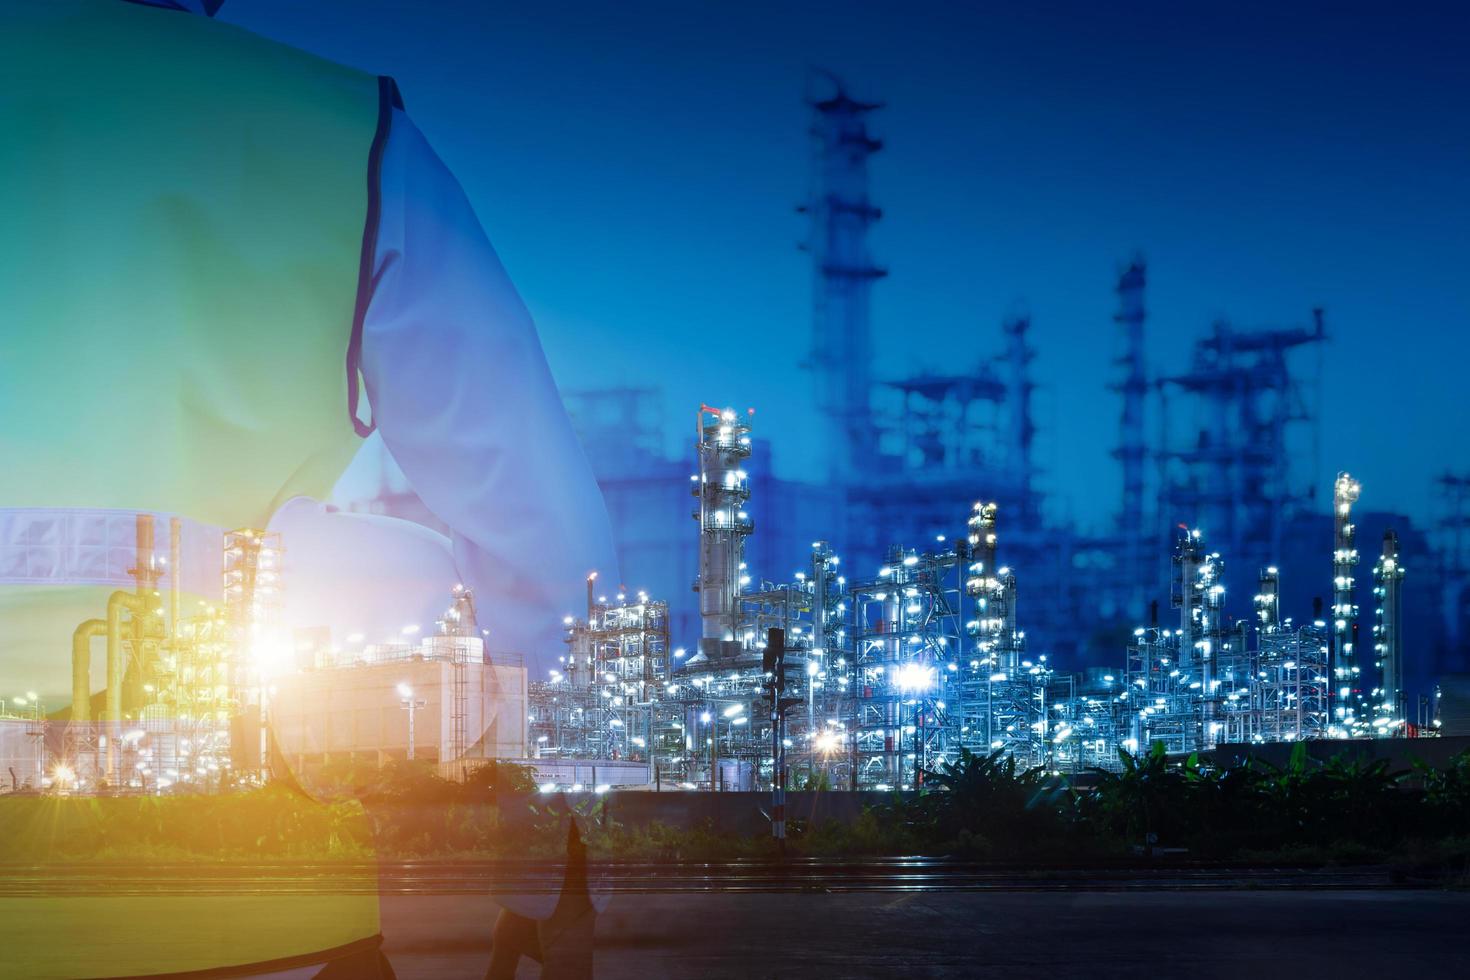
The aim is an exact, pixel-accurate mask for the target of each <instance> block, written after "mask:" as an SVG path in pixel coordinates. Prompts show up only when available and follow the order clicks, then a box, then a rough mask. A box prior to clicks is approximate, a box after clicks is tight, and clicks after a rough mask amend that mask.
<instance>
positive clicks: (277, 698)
mask: <svg viewBox="0 0 1470 980" xmlns="http://www.w3.org/2000/svg"><path fill="white" fill-rule="evenodd" d="M445 641H458V642H457V643H449V642H445ZM479 645H480V641H479V639H478V638H474V637H467V638H461V637H447V636H433V637H427V638H425V639H424V641H423V642H422V644H420V645H418V646H414V647H407V646H405V647H391V648H390V647H370V648H368V650H367V651H365V653H364V656H363V657H362V658H361V659H357V660H354V661H350V662H341V661H338V662H326V663H323V664H321V665H320V666H317V667H315V668H313V669H308V670H302V671H299V672H298V673H294V674H290V675H287V676H284V677H281V678H279V679H278V680H277V681H276V683H275V686H274V691H273V692H272V696H271V700H270V705H269V715H270V718H271V723H272V725H273V727H274V730H275V732H276V738H277V740H278V743H279V745H280V747H281V750H282V752H283V753H284V754H285V755H286V757H287V759H288V760H290V762H291V763H292V764H293V765H295V766H296V767H297V768H298V770H309V769H311V768H314V767H317V766H320V765H322V764H324V763H327V762H335V761H345V760H352V761H357V762H367V763H370V764H372V765H378V766H381V765H385V764H387V763H388V762H390V761H392V760H396V759H406V758H408V757H409V746H410V735H409V732H410V722H411V723H412V731H413V736H412V745H413V757H414V758H415V759H417V760H422V761H427V762H434V763H438V764H439V766H440V770H441V772H442V773H443V774H445V775H455V774H457V773H458V769H460V768H463V767H464V766H461V765H457V764H460V763H463V764H466V765H467V764H471V763H473V762H474V761H476V760H482V759H524V758H526V756H527V751H526V749H527V746H526V669H525V667H524V666H522V665H521V664H519V663H510V662H486V661H485V660H484V659H483V653H482V652H480V650H479V649H478V648H479ZM457 647H474V648H475V649H473V650H469V649H464V650H459V649H455V648H457Z"/></svg>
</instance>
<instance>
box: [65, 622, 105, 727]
mask: <svg viewBox="0 0 1470 980" xmlns="http://www.w3.org/2000/svg"><path fill="white" fill-rule="evenodd" d="M106 632H107V620H105V619H88V620H86V621H84V622H83V623H82V624H81V625H80V626H78V627H77V628H76V630H75V631H73V633H72V635H71V720H72V721H73V722H74V723H81V724H86V723H87V722H90V721H91V720H92V639H93V638H94V637H98V636H103V635H105V634H106Z"/></svg>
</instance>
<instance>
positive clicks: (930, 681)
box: [894, 663, 934, 693]
mask: <svg viewBox="0 0 1470 980" xmlns="http://www.w3.org/2000/svg"><path fill="white" fill-rule="evenodd" d="M894 682H895V683H896V684H897V685H898V689H899V690H901V691H912V692H914V693H918V692H921V691H927V690H929V689H930V688H931V687H933V686H934V668H933V667H925V666H923V665H921V664H915V663H907V664H904V665H903V666H902V667H900V668H898V670H897V671H895V672H894Z"/></svg>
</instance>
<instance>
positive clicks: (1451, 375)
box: [222, 0, 1470, 526]
mask: <svg viewBox="0 0 1470 980" xmlns="http://www.w3.org/2000/svg"><path fill="white" fill-rule="evenodd" d="M793 6H798V5H784V4H775V3H762V2H755V3H742V4H738V5H736V4H714V3H709V4H702V3H676V2H665V3H641V2H635V3H627V4H605V3H548V4H536V5H530V4H501V3H468V2H458V0H456V2H450V0H438V2H434V3H402V2H399V3H393V2H388V0H313V2H311V3H309V4H305V3H299V2H296V0H230V2H229V3H228V4H227V5H226V7H225V8H224V12H223V14H222V17H223V18H224V19H226V20H231V21H234V22H236V23H239V24H243V25H245V26H248V27H251V28H252V29H254V30H257V31H259V32H261V33H264V34H267V35H270V36H274V37H277V38H280V39H282V40H285V41H288V42H290V43H293V44H296V45H298V46H301V47H304V48H308V49H310V50H313V51H316V52H318V53H321V54H324V55H327V56H329V57H332V58H335V59H337V60H340V61H344V62H347V63H350V64H354V65H357V66H359V67H362V68H365V69H368V70H372V71H376V72H382V73H387V74H392V75H393V76H394V77H396V78H397V79H398V81H399V83H400V86H401V87H402V90H403V92H404V95H405V98H406V101H407V105H408V108H409V111H410V114H411V115H412V116H413V117H414V119H415V120H416V121H417V123H418V124H419V126H420V128H422V129H423V130H424V132H425V133H426V134H427V135H428V137H429V139H430V140H431V141H432V142H433V143H434V144H435V146H436V147H437V148H438V150H439V152H440V154H441V156H443V157H444V159H445V160H446V162H447V163H448V164H449V165H450V167H451V168H452V169H453V170H454V171H455V172H456V173H457V174H458V175H459V177H460V180H461V181H462V182H463V184H464V185H465V188H466V190H467V191H468V193H469V195H470V197H471V199H472V201H473V202H474V204H475V207H476V210H477V211H478V213H479V215H480V218H481V220H482V221H483V223H484V224H485V226H486V228H487V230H488V231H489V233H490V237H491V240H492V241H493V242H494V243H495V244H496V247H497V249H498V250H499V251H500V253H501V257H502V259H503V260H504V261H505V263H506V266H507V267H508V269H509V270H510V272H511V275H512V276H513V278H514V279H515V281H516V283H517V284H518V286H519V288H520V289H521V291H522V294H523V295H524V296H525V298H526V301H527V303H528V305H529V306H530V307H531V310H532V312H533V313H534V314H535V316H536V318H537V321H538V324H539V326H540V329H541V333H542V338H543V342H544V344H545V347H546V350H547V353H548V356H549V358H550V360H551V364H552V368H553V370H554V371H555V373H556V376H557V378H558V381H559V383H561V384H562V386H563V387H565V388H581V387H591V386H599V385H606V384H617V383H625V382H627V383H657V384H659V385H661V386H662V387H663V389H664V391H665V393H666V398H667V405H668V411H669V422H670V424H669V432H670V439H671V440H674V439H676V438H677V434H679V433H682V432H683V431H684V429H685V428H687V426H686V425H685V424H684V423H685V422H687V416H688V414H689V412H690V411H692V409H693V408H694V407H695V406H697V405H698V404H699V402H701V401H711V402H721V403H738V404H742V405H744V404H749V405H754V406H757V407H758V408H759V410H760V414H759V415H758V420H759V425H760V429H761V434H762V435H765V436H768V437H770V438H771V439H772V440H773V441H774V443H775V452H776V454H777V466H778V469H779V470H780V471H782V472H783V473H784V474H786V475H805V474H806V473H808V472H809V468H808V467H807V465H806V464H805V462H804V461H805V460H806V459H807V458H809V457H810V456H812V455H814V452H815V438H816V433H817V432H818V426H817V425H816V422H815V419H814V418H813V414H812V408H811V401H810V398H809V397H808V395H807V390H806V389H807V380H806V376H805V375H804V374H803V373H802V372H800V371H799V370H798V369H797V367H796V364H797V362H798V361H799V360H800V359H801V357H802V355H803V353H804V351H805V338H806V335H807V324H808V318H809V309H810V276H809V266H808V264H807V262H806V260H805V258H804V256H803V255H802V254H801V253H799V252H798V251H796V249H795V243H796V242H797V241H798V240H799V239H800V238H801V237H802V234H803V227H802V224H801V219H800V217H799V216H798V215H797V214H795V213H794V211H793V206H794V205H795V204H796V203H797V202H798V201H799V200H800V199H801V197H802V195H803V193H804V191H805V189H806V183H807V167H808V159H807V157H808V143H807V137H806V125H807V115H806V109H805V107H804V105H803V104H802V87H803V76H804V73H805V70H806V67H807V66H808V65H813V64H815V65H822V66H825V67H828V68H831V69H832V70H834V71H836V72H838V73H840V74H842V75H844V76H845V77H846V78H847V79H848V80H849V86H850V88H851V89H852V90H853V92H854V94H855V95H858V96H859V97H864V98H871V99H874V100H881V101H883V102H884V103H886V108H885V109H884V110H883V111H882V112H880V113H878V114H876V115H875V117H874V125H873V128H874V131H875V133H876V134H877V135H879V136H881V137H882V138H883V139H884V140H885V141H886V144H887V146H886V148H885V149H884V151H883V152H882V153H880V154H879V155H878V156H877V157H875V158H874V161H873V184H872V187H873V196H874V198H875V200H876V201H877V203H878V204H879V205H880V206H881V207H882V208H883V210H884V213H885V217H884V219H883V221H882V222H881V223H880V224H879V226H878V227H877V228H876V230H875V232H874V234H873V237H872V248H873V252H874V254H875V255H876V257H877V258H878V259H879V261H880V262H882V263H883V264H885V265H887V267H888V268H889V270H890V276H889V278H888V279H886V280H884V281H883V282H882V283H880V284H879V285H878V286H877V287H876V289H875V294H874V296H875V305H874V329H875V336H876V345H877V348H878V349H879V351H880V363H879V365H878V370H879V372H880V374H889V375H894V374H900V373H904V372H907V371H909V370H911V369H914V368H918V367H930V368H940V369H963V368H965V367H968V366H970V365H971V364H972V363H973V362H974V360H975V358H976V357H978V356H979V355H981V354H985V353H991V352H996V351H998V350H999V348H1000V334H999V324H1000V320H1001V318H1002V316H1003V315H1004V314H1006V313H1007V312H1009V311H1011V310H1014V309H1016V308H1018V307H1022V308H1025V309H1029V310H1030V312H1031V314H1032V316H1033V321H1034V327H1033V340H1034V343H1035V346H1036V347H1037V348H1038V350H1039V358H1038V359H1037V361H1036V362H1035V370H1036V375H1037V380H1038V381H1039V382H1040V383H1041V385H1042V386H1043V387H1042V389H1041V391H1040V393H1039V400H1040V403H1039V409H1040V418H1039V421H1040V423H1041V425H1042V426H1043V430H1044V431H1043V433H1042V442H1041V444H1040V453H1041V461H1042V463H1043V464H1044V465H1046V466H1047V467H1048V468H1049V469H1050V473H1049V475H1048V477H1047V481H1048V484H1049V486H1050V488H1051V490H1052V492H1053V494H1054V497H1055V499H1054V503H1053V510H1054V513H1057V514H1059V515H1060V514H1071V515H1073V516H1075V517H1077V518H1079V519H1081V520H1083V521H1084V523H1087V524H1091V525H1094V526H1097V525H1100V524H1101V523H1102V522H1103V521H1104V520H1105V519H1106V517H1107V515H1108V514H1109V513H1110V512H1111V511H1112V509H1113V508H1114V507H1115V506H1116V498H1117V493H1118V491H1117V485H1118V481H1119V478H1118V475H1117V472H1116V467H1115V464H1114V463H1113V462H1112V461H1111V460H1110V459H1109V457H1108V450H1109V449H1110V447H1111V446H1112V444H1113V443H1114V441H1115V439H1116V431H1117V412H1118V406H1117V403H1116V400H1115V396H1113V395H1112V394H1111V393H1110V392H1108V391H1107V389H1106V383H1107V381H1109V380H1110V379H1111V377H1112V374H1111V371H1112V368H1111V366H1110V364H1109V359H1110V358H1111V357H1112V356H1113V355H1114V354H1115V353H1116V351H1117V340H1116V336H1115V333H1114V326H1113V323H1112V320H1111V314H1112V312H1113V306H1114V299H1113V295H1112V286H1113V282H1114V278H1115V276H1116V270H1117V267H1118V265H1119V263H1121V262H1122V261H1124V260H1125V259H1127V258H1128V256H1130V255H1131V254H1132V253H1133V252H1134V251H1135V250H1142V251H1143V252H1144V253H1145V254H1146V255H1147V257H1148V260H1149V264H1150V291H1149V307H1150V311H1151V319H1150V322H1149V327H1148V329H1149V333H1150V340H1151V346H1152V352H1153V357H1154V359H1155V362H1156V364H1158V365H1162V366H1165V367H1168V368H1174V369H1180V368H1183V367H1184V365H1185V361H1186V358H1187V356H1188V352H1189V347H1190V344H1191V341H1192V339H1193V338H1194V337H1195V336H1196V335H1197V334H1199V333H1200V332H1201V331H1203V330H1204V329H1206V328H1207V327H1208V325H1209V323H1210V322H1211V321H1212V320H1213V319H1215V318H1217V317H1220V316H1225V317H1228V318H1229V319H1231V320H1232V321H1233V322H1235V323H1237V324H1239V325H1242V326H1251V325H1264V324H1289V323H1298V322H1305V321H1307V320H1308V319H1309V316H1310V309H1311V308H1312V307H1313V306H1316V305H1321V306H1324V307H1325V308H1326V310H1327V318H1328V319H1327V322H1328V328H1329V331H1330V332H1331V334H1332V336H1333V338H1334V339H1333V343H1332V344H1331V346H1330V347H1329V349H1328V350H1327V352H1326V355H1325V374H1326V379H1327V382H1328V384H1327V391H1326V394H1325V406H1324V407H1325V419H1324V421H1325V426H1324V432H1323V449H1324V452H1323V459H1322V467H1321V470H1322V471H1321V472H1319V473H1318V474H1316V476H1317V479H1318V480H1319V481H1320V482H1323V483H1324V484H1325V483H1326V482H1327V481H1330V476H1331V473H1332V472H1334V471H1335V470H1337V469H1351V470H1353V471H1354V472H1355V473H1357V474H1359V475H1360V476H1361V478H1362V479H1363V482H1364V486H1365V496H1364V505H1365V506H1367V507H1369V508H1370V509H1380V508H1381V509H1404V510H1409V511H1410V512H1411V513H1415V514H1423V513H1424V512H1425V511H1426V509H1427V506H1428V501H1429V498H1430V494H1429V481H1430V478H1431V477H1432V475H1433V474H1434V473H1436V472H1438V471H1439V470H1441V469H1443V468H1445V467H1446V466H1457V467H1460V468H1470V450H1467V446H1470V441H1467V439H1466V438H1465V436H1464V434H1463V433H1464V430H1465V426H1466V423H1467V421H1470V410H1467V408H1466V400H1465V396H1464V393H1463V387H1464V377H1465V373H1466V369H1465V365H1466V363H1467V360H1470V339H1467V338H1470V334H1467V329H1466V328H1467V325H1470V276H1467V270H1470V245H1467V229H1470V126H1467V125H1466V120H1467V119H1470V67H1467V65H1470V59H1466V58H1465V57H1464V51H1465V50H1466V44H1467V41H1470V29H1467V28H1470V20H1467V15H1465V14H1461V13H1458V12H1455V11H1453V10H1452V9H1451V8H1449V7H1448V6H1446V7H1445V8H1444V9H1443V11H1442V12H1441V11H1437V9H1436V8H1433V7H1422V8H1419V9H1417V10H1415V11H1413V12H1412V13H1410V12H1409V10H1410V8H1407V7H1402V6H1394V7H1389V6H1384V5H1373V6H1370V5H1361V6H1354V5H1334V6H1333V7H1331V8H1328V7H1326V6H1319V5H1315V4H1300V3H1299V4H1291V5H1266V4H1263V5H1254V4H1233V5H1228V6H1226V5H1220V6H1218V7H1215V8H1212V9H1207V10H1202V9H1199V7H1198V5H1181V4H1150V3H1144V4H1135V5H1129V6H1128V7H1126V8H1124V7H1121V6H1115V5H1104V4H1075V5H1065V4H1063V5H1052V6H1050V7H1049V8H1048V9H1047V10H1044V11H1035V10H1023V9H1019V8H1020V7H1021V6H1022V5H1004V6H1002V5H994V6H993V7H989V8H987V6H984V5H964V4H958V5H950V4H937V3H934V4H923V3H918V4H914V3H910V4H897V3H883V4H876V3H845V4H804V5H799V9H787V8H789V7H793ZM1286 7H1289V8H1290V9H1278V8H1286ZM675 446H676V443H672V442H671V449H672V448H675ZM1302 475H1303V476H1304V477H1306V476H1310V475H1311V474H1308V473H1306V472H1305V470H1303V472H1302Z"/></svg>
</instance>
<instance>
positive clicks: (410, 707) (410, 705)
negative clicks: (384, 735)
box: [398, 684, 428, 761]
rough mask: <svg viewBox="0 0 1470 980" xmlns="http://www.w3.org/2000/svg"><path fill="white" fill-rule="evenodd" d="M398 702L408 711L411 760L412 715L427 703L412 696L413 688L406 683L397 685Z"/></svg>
mask: <svg viewBox="0 0 1470 980" xmlns="http://www.w3.org/2000/svg"><path fill="white" fill-rule="evenodd" d="M398 704H399V706H400V707H402V708H403V709H404V710H405V711H407V712H408V758H409V761H413V716H414V712H416V711H418V709H419V708H422V707H424V706H425V705H426V704H428V702H427V701H425V700H424V699H423V698H415V697H414V696H413V688H411V687H409V686H408V685H407V684H399V685H398Z"/></svg>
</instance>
